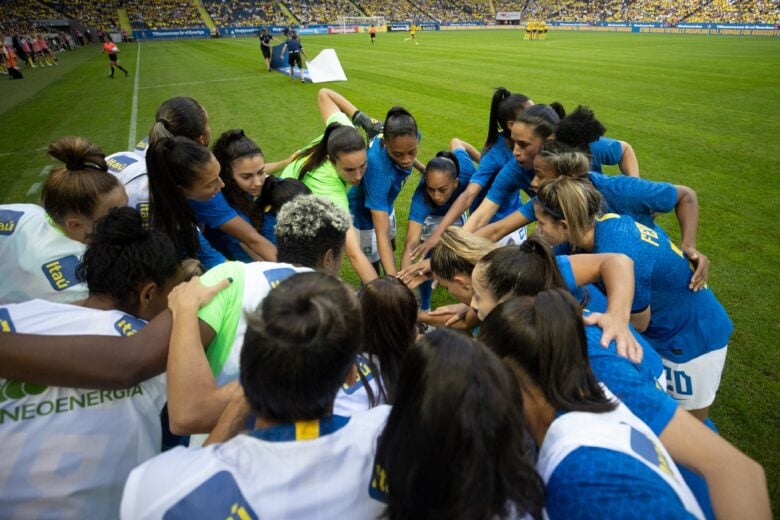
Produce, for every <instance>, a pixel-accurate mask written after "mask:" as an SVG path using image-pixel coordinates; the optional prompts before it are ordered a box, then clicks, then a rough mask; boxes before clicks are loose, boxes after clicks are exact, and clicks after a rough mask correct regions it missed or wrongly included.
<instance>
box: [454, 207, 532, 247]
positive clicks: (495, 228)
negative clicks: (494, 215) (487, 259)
mask: <svg viewBox="0 0 780 520" xmlns="http://www.w3.org/2000/svg"><path fill="white" fill-rule="evenodd" d="M466 223H467V224H468V222H466ZM530 223H531V221H530V220H528V219H527V218H526V217H525V215H523V214H522V213H520V212H519V211H513V212H512V213H511V214H509V215H507V216H506V217H504V218H502V219H501V220H498V221H496V222H492V223H490V224H487V225H485V226H482V227H481V228H479V229H478V230H477V231H476V232H475V233H474V234H475V235H477V236H480V237H485V238H487V239H488V240H491V241H493V242H498V241H499V240H501V239H502V238H504V237H505V236H507V235H508V234H510V233H512V232H513V231H515V230H518V229H520V228H521V227H523V226H527V225H528V224H530Z"/></svg>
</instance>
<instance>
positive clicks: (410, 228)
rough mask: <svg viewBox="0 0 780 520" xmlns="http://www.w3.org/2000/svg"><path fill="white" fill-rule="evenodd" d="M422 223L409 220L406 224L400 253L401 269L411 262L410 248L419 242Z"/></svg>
mask: <svg viewBox="0 0 780 520" xmlns="http://www.w3.org/2000/svg"><path fill="white" fill-rule="evenodd" d="M422 230H423V225H422V224H420V223H419V222H415V221H414V220H410V221H409V222H408V224H407V225H406V239H405V240H404V252H403V254H402V255H401V269H402V270H403V269H406V268H407V267H409V266H410V265H411V263H412V250H413V249H414V248H415V247H417V245H418V244H419V243H420V237H421V236H422Z"/></svg>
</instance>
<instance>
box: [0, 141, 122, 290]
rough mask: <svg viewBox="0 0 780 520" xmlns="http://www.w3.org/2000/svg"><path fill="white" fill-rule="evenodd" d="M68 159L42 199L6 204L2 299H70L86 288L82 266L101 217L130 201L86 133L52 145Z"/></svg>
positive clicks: (0, 242) (0, 212)
mask: <svg viewBox="0 0 780 520" xmlns="http://www.w3.org/2000/svg"><path fill="white" fill-rule="evenodd" d="M48 153H49V155H51V156H52V157H54V158H55V159H57V160H58V161H61V162H63V163H64V168H56V169H54V170H52V172H51V173H50V174H49V176H48V177H47V178H46V180H45V181H44V183H43V188H42V195H41V203H42V204H43V208H41V207H39V206H36V205H34V204H6V205H3V206H0V270H2V273H3V276H2V277H0V303H17V302H23V301H27V300H30V299H32V298H42V299H46V300H51V301H59V302H70V301H73V300H77V299H79V298H83V297H84V296H85V295H86V287H85V286H84V284H83V283H81V280H80V279H79V278H78V276H77V275H76V267H77V266H78V264H79V260H80V259H81V255H83V254H84V248H85V244H86V243H87V242H88V241H89V235H90V233H92V229H93V227H94V224H95V221H96V220H98V219H99V218H100V217H102V216H104V215H105V214H106V213H108V210H109V209H110V208H114V207H120V206H125V205H127V195H125V190H124V188H123V187H122V185H121V184H120V183H119V182H118V181H117V180H116V178H115V177H114V176H112V175H111V174H109V173H108V172H107V169H106V162H105V155H104V154H103V152H102V151H101V150H100V148H98V147H97V146H95V145H94V144H92V143H90V142H89V141H87V140H86V139H83V138H81V137H64V138H62V139H58V140H56V141H54V142H53V143H51V144H50V145H49V149H48Z"/></svg>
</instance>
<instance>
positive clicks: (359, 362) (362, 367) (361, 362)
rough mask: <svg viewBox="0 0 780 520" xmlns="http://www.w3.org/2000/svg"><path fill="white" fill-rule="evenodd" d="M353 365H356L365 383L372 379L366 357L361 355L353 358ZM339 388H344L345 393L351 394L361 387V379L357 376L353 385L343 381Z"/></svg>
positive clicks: (372, 374) (372, 375)
mask: <svg viewBox="0 0 780 520" xmlns="http://www.w3.org/2000/svg"><path fill="white" fill-rule="evenodd" d="M355 366H356V367H357V369H358V371H359V372H360V374H362V375H363V380H365V382H366V383H368V382H369V381H371V380H372V379H374V373H373V372H371V367H370V366H368V360H367V359H366V358H364V357H363V356H358V357H357V358H356V359H355ZM341 388H342V390H344V393H345V394H347V395H352V394H354V393H355V392H357V391H358V390H360V389H361V388H363V381H362V380H361V379H360V378H359V377H358V379H357V381H355V383H354V384H353V385H351V386H350V385H347V384H346V383H344V385H343V386H342V387H341Z"/></svg>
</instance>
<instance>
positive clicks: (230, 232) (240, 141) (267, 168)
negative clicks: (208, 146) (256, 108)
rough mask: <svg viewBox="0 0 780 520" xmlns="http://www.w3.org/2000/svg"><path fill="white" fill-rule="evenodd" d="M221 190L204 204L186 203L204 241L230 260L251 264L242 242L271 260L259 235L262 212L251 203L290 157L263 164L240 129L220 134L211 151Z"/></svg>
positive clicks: (272, 251) (271, 249) (271, 250)
mask: <svg viewBox="0 0 780 520" xmlns="http://www.w3.org/2000/svg"><path fill="white" fill-rule="evenodd" d="M213 153H214V157H216V159H217V161H218V162H219V166H220V173H219V176H220V178H221V179H222V182H223V184H224V187H223V188H222V190H221V192H220V193H218V194H217V195H215V196H214V197H212V198H211V199H209V200H207V201H197V200H189V201H188V202H189V204H190V206H191V207H192V209H193V210H194V211H195V216H196V219H197V220H198V223H199V224H204V225H205V226H206V230H205V234H206V238H207V239H208V240H209V242H211V244H212V245H213V246H215V247H216V248H217V249H219V250H220V251H223V252H224V254H225V256H227V257H228V258H229V259H231V260H240V261H242V262H251V261H252V257H250V255H249V254H248V253H247V252H246V251H245V250H244V249H243V248H242V247H241V244H242V243H243V244H244V245H245V246H246V247H247V248H248V249H250V250H251V251H254V252H255V254H256V255H257V256H258V257H259V258H260V259H269V260H270V259H273V258H275V249H274V246H273V243H272V242H271V241H270V240H269V239H268V238H266V237H263V236H262V235H261V234H260V231H261V230H262V225H263V209H262V208H261V207H259V206H258V205H256V204H255V199H257V198H258V197H259V196H260V194H261V193H262V189H263V185H264V183H265V181H266V179H267V178H268V174H269V173H273V172H275V171H278V170H280V169H282V168H284V167H285V166H287V165H288V164H289V163H290V160H291V159H292V157H291V158H288V159H287V160H283V161H278V162H274V163H266V162H265V158H264V157H263V152H262V150H261V149H260V147H259V146H258V145H257V143H255V142H254V141H253V140H251V139H250V138H249V137H247V136H246V135H245V134H244V131H243V130H240V129H235V130H228V131H227V132H225V133H223V134H222V135H221V136H220V137H219V139H218V140H217V142H216V143H214V149H213Z"/></svg>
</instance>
